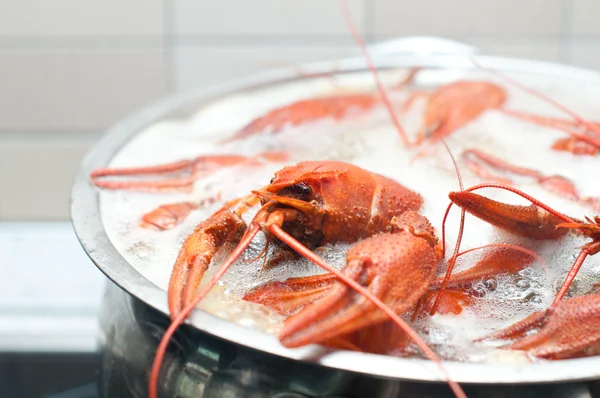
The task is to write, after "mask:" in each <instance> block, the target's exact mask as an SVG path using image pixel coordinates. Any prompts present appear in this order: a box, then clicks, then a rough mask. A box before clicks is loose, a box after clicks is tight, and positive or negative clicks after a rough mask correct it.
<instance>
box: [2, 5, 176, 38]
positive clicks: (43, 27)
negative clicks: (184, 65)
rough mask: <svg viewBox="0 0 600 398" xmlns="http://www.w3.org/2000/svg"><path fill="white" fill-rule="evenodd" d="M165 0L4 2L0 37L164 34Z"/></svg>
mask: <svg viewBox="0 0 600 398" xmlns="http://www.w3.org/2000/svg"><path fill="white" fill-rule="evenodd" d="M163 5H164V1H163V0H93V1H81V0H50V1H48V0H19V1H10V2H8V1H6V2H3V6H2V11H1V12H0V37H15V36H16V37H52V36H61V37H76V38H77V37H82V36H84V37H85V36H124V35H130V36H162V35H163V33H164V24H163V18H164V9H163Z"/></svg>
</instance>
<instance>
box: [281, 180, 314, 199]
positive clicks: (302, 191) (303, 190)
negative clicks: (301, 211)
mask: <svg viewBox="0 0 600 398" xmlns="http://www.w3.org/2000/svg"><path fill="white" fill-rule="evenodd" d="M284 191H285V192H284ZM281 193H282V194H285V193H287V194H288V195H290V196H293V197H295V198H297V199H300V200H305V201H309V200H310V199H311V198H312V197H313V190H312V188H311V187H310V186H309V185H307V184H305V183H303V182H301V183H299V184H294V185H290V186H289V187H286V188H285V189H284V190H283V191H282V192H281Z"/></svg>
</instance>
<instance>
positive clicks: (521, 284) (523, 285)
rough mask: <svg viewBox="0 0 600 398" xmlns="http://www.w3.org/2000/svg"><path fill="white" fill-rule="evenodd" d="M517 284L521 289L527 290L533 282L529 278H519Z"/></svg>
mask: <svg viewBox="0 0 600 398" xmlns="http://www.w3.org/2000/svg"><path fill="white" fill-rule="evenodd" d="M515 285H516V286H517V287H518V288H519V289H521V290H527V289H529V287H530V286H531V282H530V281H529V280H527V279H518V280H517V283H515Z"/></svg>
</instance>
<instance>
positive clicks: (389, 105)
mask: <svg viewBox="0 0 600 398" xmlns="http://www.w3.org/2000/svg"><path fill="white" fill-rule="evenodd" d="M340 8H341V9H342V13H343V15H344V20H345V21H346V24H347V25H348V29H349V30H350V33H352V36H353V37H354V40H355V41H356V44H358V47H359V48H360V51H361V52H362V54H363V57H364V58H365V62H366V63H367V66H368V67H369V70H370V71H371V73H372V74H373V79H374V80H375V84H376V85H377V91H379V95H381V99H382V100H383V103H384V104H385V107H386V108H387V111H388V113H389V115H390V119H392V123H393V124H394V126H395V127H396V130H398V133H399V134H400V138H401V139H402V142H403V143H404V145H405V146H407V147H408V146H411V143H410V141H409V139H408V137H407V136H406V132H405V131H404V128H402V125H401V124H400V120H399V119H398V115H397V114H396V112H395V111H394V106H393V105H392V102H391V101H390V97H389V95H388V93H387V91H386V89H385V87H383V83H382V82H381V79H380V78H379V73H378V71H377V67H376V66H375V63H374V62H373V60H372V59H371V56H370V55H369V52H368V51H367V46H366V44H365V42H364V40H363V39H362V36H361V34H360V32H359V31H358V28H357V27H356V25H355V24H354V21H353V20H352V15H351V13H350V8H349V7H348V2H347V0H340Z"/></svg>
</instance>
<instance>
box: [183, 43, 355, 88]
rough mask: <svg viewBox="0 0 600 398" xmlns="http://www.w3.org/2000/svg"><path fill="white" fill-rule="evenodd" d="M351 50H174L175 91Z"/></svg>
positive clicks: (322, 48) (196, 47)
mask: <svg viewBox="0 0 600 398" xmlns="http://www.w3.org/2000/svg"><path fill="white" fill-rule="evenodd" d="M354 50H355V48H354V47H351V46H335V47H293V48H288V47H283V46H260V47H249V46H243V47H233V46H232V47H198V46H180V47H177V48H176V49H175V54H174V64H173V68H174V69H173V72H174V76H175V89H176V90H178V91H185V90H190V89H194V88H196V87H199V86H209V85H212V84H217V83H219V82H223V81H225V80H230V79H235V78H241V77H244V76H248V75H251V74H253V73H258V72H261V71H264V70H267V69H269V68H281V67H290V66H293V65H298V64H300V63H303V62H311V61H319V60H324V59H334V58H338V57H344V56H348V54H351V53H352V51H354ZM199 71H202V72H201V73H199Z"/></svg>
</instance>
